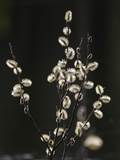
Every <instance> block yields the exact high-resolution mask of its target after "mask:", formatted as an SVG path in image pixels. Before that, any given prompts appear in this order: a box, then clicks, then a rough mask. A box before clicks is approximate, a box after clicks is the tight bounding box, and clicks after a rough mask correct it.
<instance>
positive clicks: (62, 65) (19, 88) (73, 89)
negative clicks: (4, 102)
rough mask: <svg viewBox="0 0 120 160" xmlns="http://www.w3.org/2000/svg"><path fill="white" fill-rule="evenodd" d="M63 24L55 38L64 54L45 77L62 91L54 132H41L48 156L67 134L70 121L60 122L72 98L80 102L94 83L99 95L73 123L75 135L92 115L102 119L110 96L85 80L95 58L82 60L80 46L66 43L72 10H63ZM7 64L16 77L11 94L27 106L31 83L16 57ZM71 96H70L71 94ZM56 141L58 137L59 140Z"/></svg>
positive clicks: (69, 107)
mask: <svg viewBox="0 0 120 160" xmlns="http://www.w3.org/2000/svg"><path fill="white" fill-rule="evenodd" d="M65 21H66V26H65V27H64V28H63V34H64V35H63V36H60V37H59V38H58V42H59V44H60V45H61V46H62V47H63V48H64V52H65V58H64V59H62V60H59V61H58V63H57V65H56V66H54V67H53V69H52V73H50V75H48V77H47V81H48V82H49V83H53V82H54V83H55V84H56V85H57V88H58V90H59V92H60V93H61V91H63V92H62V93H63V94H62V95H61V94H60V101H61V102H60V104H59V106H57V111H56V123H57V127H56V128H55V129H54V131H53V134H42V136H41V140H42V141H43V142H45V143H47V146H48V147H47V149H46V153H47V154H48V155H49V156H50V155H51V153H52V154H53V153H55V151H54V149H55V147H56V144H55V143H56V142H57V141H56V139H57V137H61V138H59V140H62V138H65V136H67V135H68V131H69V127H71V125H72V124H71V123H72V122H70V123H67V124H69V125H68V126H67V124H66V125H63V124H64V123H63V122H65V121H66V120H69V119H70V118H71V116H73V115H69V114H70V113H71V112H69V111H68V110H69V109H71V110H72V109H73V107H72V101H73V97H74V101H75V102H76V105H77V104H79V102H81V101H82V100H83V99H84V94H83V90H90V89H93V88H94V87H95V91H96V94H97V95H98V99H97V100H96V101H95V102H94V103H93V106H92V108H93V109H92V114H91V113H90V115H88V118H87V119H86V120H85V121H77V122H76V127H75V130H74V134H75V137H80V136H81V135H82V133H83V132H82V131H83V130H87V129H89V128H90V126H91V125H90V121H89V119H90V117H91V115H94V116H95V117H96V118H98V119H101V118H102V117H103V112H102V111H101V110H100V109H101V107H102V106H103V103H109V102H110V100H111V98H110V97H109V96H107V95H105V94H104V87H103V86H101V85H96V86H95V85H94V82H92V81H90V80H88V74H89V73H90V72H93V71H95V70H96V69H97V68H98V66H99V64H98V62H95V61H91V59H89V58H88V57H89V56H88V57H87V58H88V59H87V62H86V63H84V62H82V60H81V58H80V56H79V54H80V53H79V50H80V49H81V48H80V46H79V47H78V48H77V49H73V48H72V47H71V46H70V45H69V44H70V43H69V36H70V34H71V28H70V22H71V21H72V12H71V11H70V10H68V11H67V12H66V13H65ZM6 64H7V66H8V67H9V68H11V69H12V70H13V73H14V74H16V75H17V77H18V84H16V85H15V86H14V87H13V90H12V93H11V94H12V96H13V97H19V98H20V103H21V104H24V106H25V107H26V106H27V105H26V104H28V102H29V100H30V96H29V94H28V93H25V87H30V86H31V85H32V81H31V80H30V79H27V78H21V73H22V69H21V68H20V67H19V66H18V63H17V62H16V60H15V59H8V60H7V61H6ZM71 97H72V98H71ZM58 142H59V141H58Z"/></svg>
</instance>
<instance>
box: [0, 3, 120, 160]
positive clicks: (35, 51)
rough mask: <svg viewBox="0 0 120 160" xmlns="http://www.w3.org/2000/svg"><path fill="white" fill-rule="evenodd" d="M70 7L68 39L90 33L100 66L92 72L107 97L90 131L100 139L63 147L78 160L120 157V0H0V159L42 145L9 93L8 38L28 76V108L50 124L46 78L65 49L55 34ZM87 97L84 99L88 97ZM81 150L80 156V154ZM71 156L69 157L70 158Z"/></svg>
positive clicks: (33, 152) (38, 152)
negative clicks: (91, 145) (93, 146)
mask: <svg viewBox="0 0 120 160" xmlns="http://www.w3.org/2000/svg"><path fill="white" fill-rule="evenodd" d="M68 9H71V10H72V11H73V21H72V24H71V27H72V36H71V44H72V46H73V47H76V46H77V45H78V43H79V41H80V38H81V37H82V36H85V35H86V33H87V32H89V33H90V34H91V35H92V36H93V44H92V51H93V54H94V59H95V60H98V62H99V63H100V66H99V69H98V70H97V71H96V72H95V73H94V74H93V76H92V77H91V78H92V79H94V80H95V81H96V82H97V83H101V84H103V85H104V86H106V93H108V94H109V95H110V96H111V97H112V102H111V103H110V105H106V106H105V108H104V118H103V119H102V120H100V121H95V123H94V127H93V129H92V130H93V132H94V133H95V134H97V135H98V136H100V137H101V138H102V139H103V141H104V145H103V147H102V148H101V149H100V150H99V151H96V152H94V151H90V150H88V149H85V148H84V147H82V146H81V145H80V144H77V145H76V147H74V148H72V149H70V150H69V151H68V157H71V159H77V160H83V159H84V160H91V159H93V160H120V143H119V141H120V106H119V101H120V99H119V92H120V1H119V0H106V1H105V0H97V1H96V0H71V1H70V0H0V82H1V83H0V155H1V156H0V157H1V158H0V159H1V160H9V159H10V160H12V159H15V160H16V159H33V157H34V156H35V157H44V156H45V154H44V149H45V148H44V147H43V144H41V143H40V137H39V135H38V134H37V133H36V130H35V129H34V127H33V125H32V123H31V121H30V120H29V119H28V118H27V117H26V116H25V115H24V113H23V108H22V107H21V106H20V105H19V102H18V100H16V99H14V98H13V97H12V96H10V93H11V89H12V87H13V85H14V84H15V83H16V78H15V76H14V75H13V74H12V72H10V70H9V69H8V68H7V67H6V65H5V61H6V59H8V58H9V57H10V55H9V52H10V51H9V47H8V42H11V43H12V45H13V50H14V54H15V55H16V57H17V60H18V62H19V64H20V65H21V67H22V68H24V73H23V76H26V77H28V78H30V79H32V81H33V86H32V88H31V89H30V91H29V92H30V93H31V96H32V97H31V105H30V109H31V112H32V114H33V115H34V117H35V119H36V121H37V123H38V125H39V126H40V128H41V132H43V133H45V132H48V131H49V130H50V129H51V128H54V127H55V105H56V98H57V92H56V88H55V86H54V85H49V84H48V83H47V81H46V78H47V75H48V74H49V73H50V71H51V69H52V67H53V66H54V65H55V64H56V62H57V61H58V60H59V59H61V58H62V57H63V55H64V52H63V49H62V47H60V46H59V44H58V42H57V39H58V37H59V36H60V35H61V34H62V28H63V26H64V25H65V22H64V13H65V11H66V10H68ZM88 100H89V99H88ZM82 156H83V158H82ZM72 157H73V158H72Z"/></svg>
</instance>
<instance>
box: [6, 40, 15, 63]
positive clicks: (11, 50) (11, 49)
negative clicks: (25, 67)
mask: <svg viewBox="0 0 120 160" xmlns="http://www.w3.org/2000/svg"><path fill="white" fill-rule="evenodd" d="M8 45H9V49H10V54H11V56H12V58H13V60H16V57H15V55H14V53H13V47H12V44H11V42H9V43H8Z"/></svg>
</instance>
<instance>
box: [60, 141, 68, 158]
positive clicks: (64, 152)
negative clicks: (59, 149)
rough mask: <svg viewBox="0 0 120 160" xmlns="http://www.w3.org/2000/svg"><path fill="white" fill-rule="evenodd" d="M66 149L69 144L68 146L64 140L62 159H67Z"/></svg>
mask: <svg viewBox="0 0 120 160" xmlns="http://www.w3.org/2000/svg"><path fill="white" fill-rule="evenodd" d="M66 149H67V146H66V143H65V142H64V148H63V154H62V159H61V160H64V159H65V154H66Z"/></svg>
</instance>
